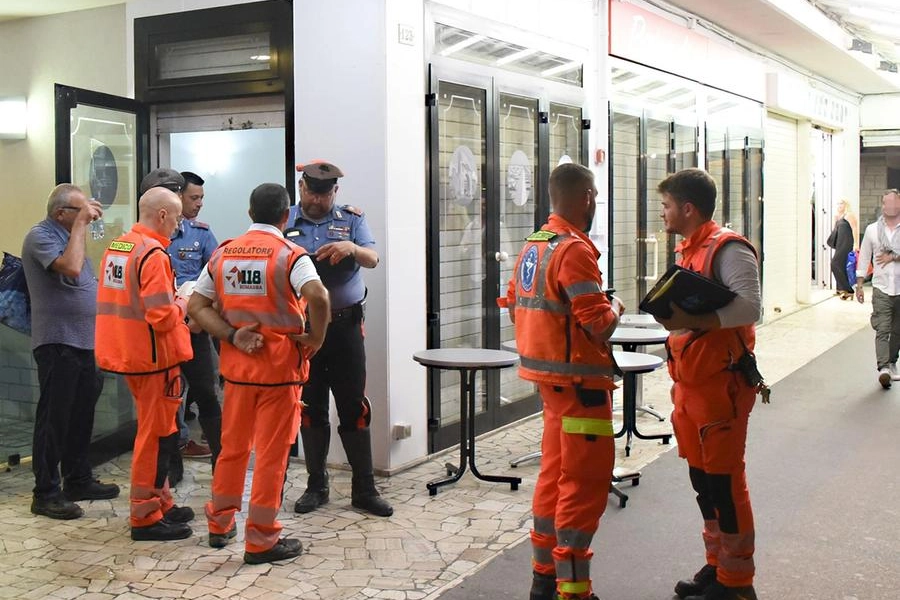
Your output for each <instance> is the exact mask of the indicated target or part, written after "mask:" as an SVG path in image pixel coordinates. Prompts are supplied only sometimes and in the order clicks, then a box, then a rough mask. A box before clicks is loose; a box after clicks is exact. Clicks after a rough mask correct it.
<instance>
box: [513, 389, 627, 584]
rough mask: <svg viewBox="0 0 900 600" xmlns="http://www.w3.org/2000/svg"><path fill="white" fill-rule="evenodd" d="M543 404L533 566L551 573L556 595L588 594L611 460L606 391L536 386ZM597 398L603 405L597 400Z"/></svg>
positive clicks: (611, 433) (611, 434) (610, 425)
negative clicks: (593, 542)
mask: <svg viewBox="0 0 900 600" xmlns="http://www.w3.org/2000/svg"><path fill="white" fill-rule="evenodd" d="M538 389H539V391H540V394H541V398H542V399H543V402H544V434H543V438H542V439H541V471H540V473H539V474H538V479H537V483H536V484H535V487H534V499H533V501H532V510H533V513H534V528H533V529H532V531H531V543H532V551H533V558H532V567H533V568H534V570H535V572H537V573H541V574H543V575H555V576H556V579H557V589H558V592H559V595H560V597H563V598H581V597H587V596H589V595H590V593H591V578H590V565H591V557H592V556H593V552H592V551H591V540H592V539H593V537H594V532H595V531H596V530H597V525H598V524H599V521H600V517H601V516H602V515H603V511H605V510H606V503H607V496H608V495H609V485H610V481H611V479H612V470H613V464H614V461H615V444H614V440H613V426H612V402H611V398H610V394H609V392H608V391H606V390H590V391H585V390H582V391H581V392H580V394H581V395H582V397H585V398H587V400H588V403H593V404H598V405H595V406H585V405H584V403H583V402H582V400H581V399H579V392H578V391H576V389H575V388H574V387H572V386H552V385H546V384H540V385H539V386H538ZM600 402H602V404H600Z"/></svg>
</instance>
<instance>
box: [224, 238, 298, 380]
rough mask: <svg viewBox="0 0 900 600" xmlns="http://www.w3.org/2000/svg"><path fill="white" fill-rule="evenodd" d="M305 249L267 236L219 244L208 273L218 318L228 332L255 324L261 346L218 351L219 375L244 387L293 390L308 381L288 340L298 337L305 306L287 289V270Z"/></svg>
mask: <svg viewBox="0 0 900 600" xmlns="http://www.w3.org/2000/svg"><path fill="white" fill-rule="evenodd" d="M304 254H306V250H304V249H303V248H301V247H299V246H297V245H295V244H292V243H290V242H288V241H287V240H285V239H284V238H282V237H280V236H277V235H275V234H274V233H270V232H267V231H257V230H252V231H248V232H247V233H245V234H244V235H242V236H240V237H237V238H235V239H233V240H228V241H226V242H223V243H222V245H221V246H219V247H218V248H217V249H216V251H215V252H214V253H213V255H212V258H210V259H209V264H208V265H207V267H206V268H207V269H208V270H209V274H210V276H211V277H212V279H213V281H214V282H215V285H216V299H217V301H218V306H219V312H220V314H221V315H222V318H223V319H225V320H226V321H228V322H229V323H231V325H232V327H243V326H245V325H250V324H253V323H259V325H260V327H259V330H258V331H259V333H261V334H262V336H263V338H264V340H263V347H262V349H261V350H260V351H259V352H256V353H254V354H245V353H243V352H241V351H240V350H238V349H237V348H235V347H234V346H233V345H231V344H230V343H228V342H223V343H222V346H221V357H220V360H219V364H220V370H221V372H222V376H223V377H225V379H226V380H228V381H230V382H232V383H239V384H247V385H297V384H303V383H304V382H305V381H306V379H307V377H308V376H309V360H308V359H307V357H306V355H305V354H304V353H303V352H302V350H301V348H300V345H299V344H298V343H297V342H295V341H294V340H292V339H291V338H289V337H288V334H289V333H302V332H303V327H304V318H303V315H304V314H305V312H306V301H305V300H304V299H303V298H300V297H299V296H298V295H297V293H296V292H295V291H294V289H293V288H292V287H291V270H292V269H293V268H294V264H295V263H296V262H297V261H298V260H299V259H300V257H302V256H303V255H304Z"/></svg>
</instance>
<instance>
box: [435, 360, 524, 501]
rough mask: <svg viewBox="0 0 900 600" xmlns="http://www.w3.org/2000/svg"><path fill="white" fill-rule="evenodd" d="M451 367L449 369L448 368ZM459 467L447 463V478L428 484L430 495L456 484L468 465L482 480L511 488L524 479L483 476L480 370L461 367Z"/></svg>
mask: <svg viewBox="0 0 900 600" xmlns="http://www.w3.org/2000/svg"><path fill="white" fill-rule="evenodd" d="M445 368H448V367H445ZM455 370H457V371H459V396H460V400H461V402H460V411H459V440H460V441H459V465H458V466H457V465H453V464H450V463H446V464H445V465H444V466H445V467H446V469H447V477H446V478H444V479H438V480H435V481H429V482H428V483H426V484H425V487H427V488H428V495H429V496H434V495H436V494H437V491H438V488H440V487H441V486H444V485H448V484H451V483H456V482H457V481H459V480H460V478H461V477H462V476H463V474H464V473H465V472H466V465H468V466H469V468H470V469H471V470H472V475H474V476H475V477H477V478H478V479H481V480H482V481H492V482H495V483H508V484H509V489H511V490H517V489H519V484H520V483H522V478H521V477H507V476H503V475H483V474H482V473H480V472H479V471H478V467H476V466H475V375H476V373H477V372H478V370H477V369H469V368H459V369H455Z"/></svg>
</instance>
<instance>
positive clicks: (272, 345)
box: [188, 183, 330, 564]
mask: <svg viewBox="0 0 900 600" xmlns="http://www.w3.org/2000/svg"><path fill="white" fill-rule="evenodd" d="M288 202H289V197H288V192H287V190H286V189H285V188H284V186H281V185H278V184H276V183H264V184H262V185H260V186H258V187H257V188H256V189H254V190H253V192H252V193H251V194H250V218H251V219H252V220H253V225H251V226H250V228H249V229H248V230H247V232H246V233H244V234H243V235H241V236H238V237H237V238H235V239H233V240H228V241H226V242H224V243H223V244H222V245H221V246H219V248H217V249H216V251H215V252H213V255H212V258H210V259H209V264H208V265H207V266H206V268H205V269H203V271H202V272H201V273H200V278H199V280H198V281H197V285H196V287H195V288H194V292H193V294H191V299H190V301H189V303H188V312H189V314H190V315H191V318H192V319H194V320H195V321H196V322H197V323H198V324H199V325H200V326H201V327H203V329H205V330H206V331H208V332H209V333H210V334H211V335H213V336H215V337H216V338H218V339H219V340H220V341H221V342H222V343H221V347H220V350H221V354H220V358H219V367H220V371H221V373H222V376H223V377H224V378H225V401H224V405H223V411H222V452H221V454H220V455H219V460H218V461H217V462H216V471H215V473H214V474H213V483H212V499H211V500H210V501H209V502H207V503H206V519H207V525H208V527H209V545H210V546H212V547H223V546H225V545H227V544H228V543H229V540H231V539H232V538H234V537H235V535H236V534H237V528H236V523H235V513H236V512H237V511H239V510H240V509H241V498H242V496H243V493H244V481H245V480H246V475H247V464H248V462H249V460H250V452H251V450H255V452H256V458H255V463H254V467H253V483H252V486H251V489H250V505H249V507H248V509H247V521H246V524H245V533H246V535H245V539H244V562H245V563H249V564H260V563H270V562H275V561H279V560H287V559H291V558H294V557H296V556H299V554H300V552H301V551H302V549H303V546H302V544H301V543H300V541H299V540H296V539H291V538H279V534H280V533H281V531H282V526H281V523H279V522H278V519H277V516H278V510H279V509H280V508H281V492H282V488H283V484H284V475H285V472H286V470H287V459H288V451H289V450H290V447H291V444H292V443H293V442H294V440H296V439H297V429H298V427H299V426H300V412H301V407H300V395H301V393H302V389H303V384H304V383H306V380H307V378H308V376H309V358H310V357H311V356H312V355H314V354H315V353H316V352H317V351H318V350H319V348H320V347H321V346H322V341H323V340H324V338H325V331H326V329H327V327H328V318H329V315H330V306H329V303H328V291H327V290H326V289H325V286H323V285H322V282H321V281H320V279H319V276H318V274H317V273H316V269H315V267H314V266H313V264H312V261H311V260H310V259H309V257H308V256H307V255H306V251H305V250H303V248H300V247H299V246H297V245H295V244H292V243H290V242H288V241H287V240H285V239H284V237H283V236H282V234H281V230H282V228H283V227H284V224H285V222H286V221H287V216H288ZM307 307H308V309H309V322H308V323H304V314H305V312H306V309H307ZM304 329H305V331H306V332H305V333H304Z"/></svg>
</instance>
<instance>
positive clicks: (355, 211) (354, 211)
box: [341, 204, 363, 217]
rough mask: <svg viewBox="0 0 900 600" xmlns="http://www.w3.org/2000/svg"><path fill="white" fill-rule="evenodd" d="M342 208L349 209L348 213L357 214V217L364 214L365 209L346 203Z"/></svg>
mask: <svg viewBox="0 0 900 600" xmlns="http://www.w3.org/2000/svg"><path fill="white" fill-rule="evenodd" d="M341 208H342V209H344V210H346V211H347V212H348V213H350V214H351V215H356V216H357V217H361V216H363V211H362V209H360V208H356V207H355V206H352V205H350V204H345V205H344V206H342V207H341Z"/></svg>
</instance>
